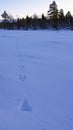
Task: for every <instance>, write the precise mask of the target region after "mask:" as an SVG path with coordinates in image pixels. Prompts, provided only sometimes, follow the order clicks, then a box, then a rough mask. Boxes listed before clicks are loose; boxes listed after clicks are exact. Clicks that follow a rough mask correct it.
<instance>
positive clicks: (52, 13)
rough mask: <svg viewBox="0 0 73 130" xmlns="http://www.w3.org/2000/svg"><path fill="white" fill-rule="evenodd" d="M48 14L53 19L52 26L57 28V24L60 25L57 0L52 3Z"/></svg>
mask: <svg viewBox="0 0 73 130" xmlns="http://www.w3.org/2000/svg"><path fill="white" fill-rule="evenodd" d="M48 15H49V18H50V20H51V24H52V27H53V28H54V29H57V26H58V8H57V4H56V2H55V1H53V3H52V4H50V6H49V11H48Z"/></svg>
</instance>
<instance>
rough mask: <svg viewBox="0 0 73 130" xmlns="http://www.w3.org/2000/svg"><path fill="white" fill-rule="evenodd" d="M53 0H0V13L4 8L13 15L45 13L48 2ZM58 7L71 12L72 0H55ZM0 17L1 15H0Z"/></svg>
mask: <svg viewBox="0 0 73 130" xmlns="http://www.w3.org/2000/svg"><path fill="white" fill-rule="evenodd" d="M52 1H53V0H0V15H1V14H2V13H3V11H4V10H6V11H7V13H9V14H12V15H13V17H16V18H17V17H25V16H26V15H29V16H32V15H34V14H37V15H39V16H40V15H41V14H42V13H44V14H45V15H47V11H48V10H49V4H51V3H52ZM56 3H57V5H58V8H59V9H61V8H62V9H64V12H65V13H66V12H67V11H71V14H73V0H56ZM0 18H1V17H0Z"/></svg>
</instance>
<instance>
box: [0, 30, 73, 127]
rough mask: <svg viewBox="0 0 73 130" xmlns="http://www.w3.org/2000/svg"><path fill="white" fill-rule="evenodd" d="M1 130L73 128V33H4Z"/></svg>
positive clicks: (0, 35)
mask: <svg viewBox="0 0 73 130" xmlns="http://www.w3.org/2000/svg"><path fill="white" fill-rule="evenodd" d="M0 130H73V32H71V31H3V30H2V31H0Z"/></svg>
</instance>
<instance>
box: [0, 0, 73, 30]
mask: <svg viewBox="0 0 73 130" xmlns="http://www.w3.org/2000/svg"><path fill="white" fill-rule="evenodd" d="M1 16H2V18H3V21H2V22H0V29H11V30H12V29H13V30H16V29H18V30H20V29H23V30H29V29H32V30H37V29H50V30H51V29H52V30H59V29H70V30H73V16H72V15H71V13H70V11H68V12H67V13H66V15H64V11H63V9H60V10H59V9H58V6H57V4H56V2H55V1H53V3H52V4H50V5H49V10H48V13H47V16H44V14H42V16H41V18H39V17H38V16H37V15H34V17H29V16H26V18H21V19H20V18H17V19H16V20H15V19H13V17H12V16H11V15H9V14H8V13H7V12H6V11H4V12H3V14H2V15H1Z"/></svg>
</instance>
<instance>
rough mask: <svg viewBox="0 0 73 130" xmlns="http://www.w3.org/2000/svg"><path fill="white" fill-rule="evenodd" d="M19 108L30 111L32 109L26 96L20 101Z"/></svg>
mask: <svg viewBox="0 0 73 130" xmlns="http://www.w3.org/2000/svg"><path fill="white" fill-rule="evenodd" d="M20 110H21V111H22V112H30V111H32V107H31V105H30V103H29V101H28V100H27V99H26V98H25V99H24V101H23V102H22V103H21V106H20Z"/></svg>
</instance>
